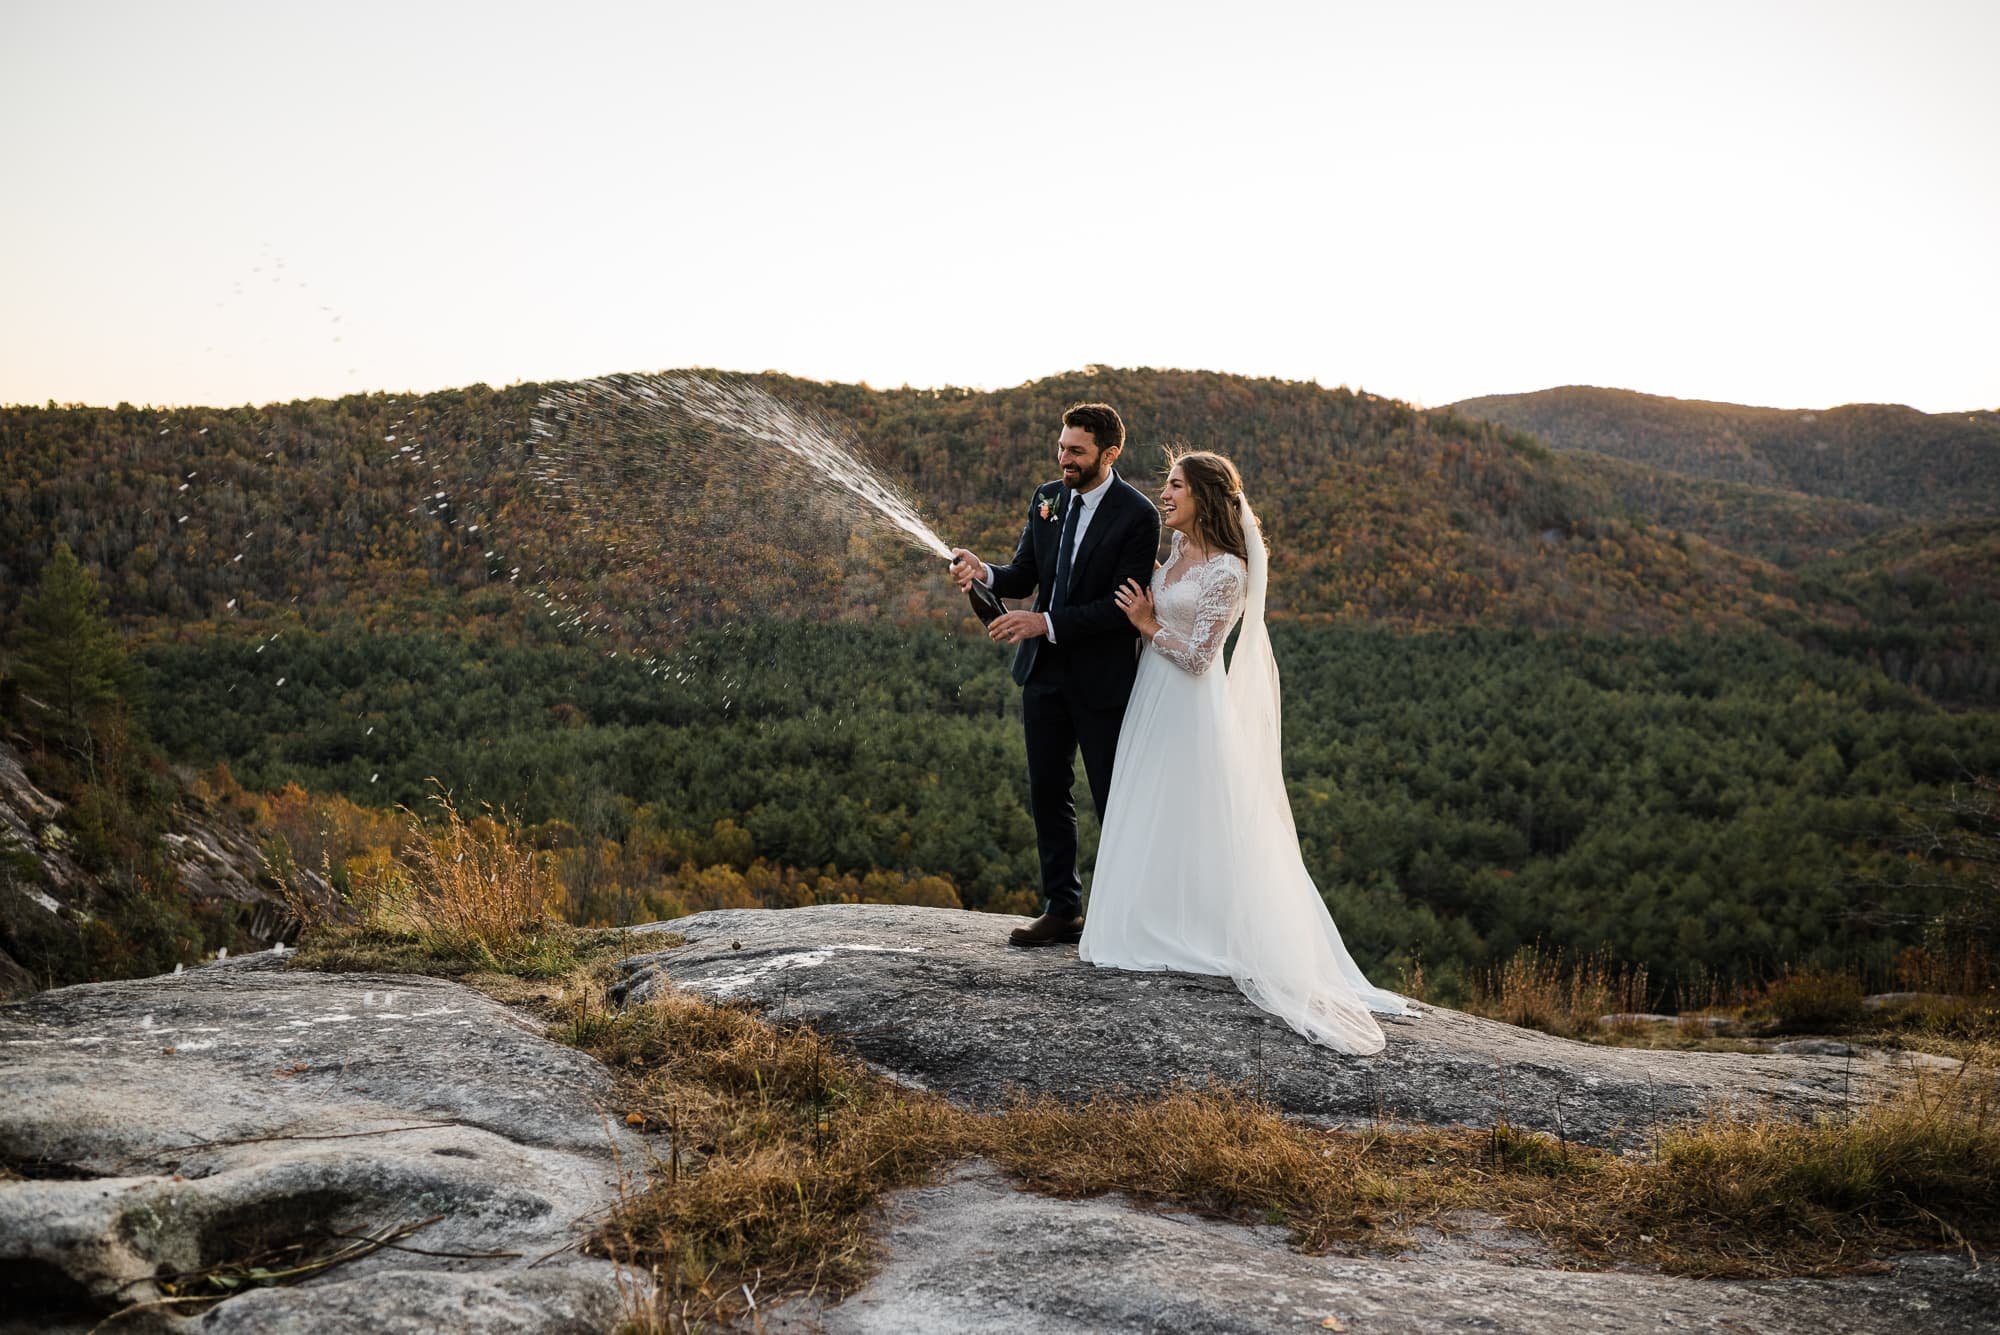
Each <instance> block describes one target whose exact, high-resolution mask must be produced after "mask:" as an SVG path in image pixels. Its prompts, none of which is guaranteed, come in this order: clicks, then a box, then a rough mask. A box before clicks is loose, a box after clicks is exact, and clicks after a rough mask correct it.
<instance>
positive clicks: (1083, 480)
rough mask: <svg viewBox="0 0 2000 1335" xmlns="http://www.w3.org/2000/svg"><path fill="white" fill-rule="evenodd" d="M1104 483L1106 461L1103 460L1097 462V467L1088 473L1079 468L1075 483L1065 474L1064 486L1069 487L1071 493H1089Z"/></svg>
mask: <svg viewBox="0 0 2000 1335" xmlns="http://www.w3.org/2000/svg"><path fill="white" fill-rule="evenodd" d="M1102 481H1104V460H1102V459H1099V460H1098V461H1097V467H1095V468H1093V469H1092V470H1091V471H1090V472H1088V473H1086V472H1084V471H1083V470H1082V469H1080V468H1079V469H1078V470H1077V474H1076V480H1075V481H1073V482H1072V481H1071V480H1070V477H1069V475H1068V474H1067V473H1065V474H1063V485H1064V486H1066V487H1068V488H1069V489H1070V490H1071V491H1089V490H1090V489H1091V488H1092V487H1094V486H1096V485H1097V484H1098V483H1100V482H1102Z"/></svg>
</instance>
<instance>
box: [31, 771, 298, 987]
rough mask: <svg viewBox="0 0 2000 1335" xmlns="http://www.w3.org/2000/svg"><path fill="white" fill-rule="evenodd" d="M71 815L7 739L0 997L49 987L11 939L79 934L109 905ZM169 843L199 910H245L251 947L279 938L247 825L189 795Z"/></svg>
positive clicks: (279, 909)
mask: <svg viewBox="0 0 2000 1335" xmlns="http://www.w3.org/2000/svg"><path fill="white" fill-rule="evenodd" d="M67 819H68V815H67V813H66V812H65V810H64V807H63V804H62V803H61V802H60V801H58V800H57V799H56V798H55V797H53V796H51V795H50V794H49V793H46V792H44V791H43V790H42V789H40V788H39V787H37V786H36V785H35V783H34V781H33V780H31V779H30V778H29V777H28V773H27V769H26V767H25V766H24V765H23V763H22V757H21V752H20V751H19V750H17V749H16V748H15V747H14V746H13V745H12V744H11V743H9V742H7V741H5V740H4V739H0V1001H6V1000H12V999H14V998H16V997H24V996H27V995H29V994H30V993H32V992H34V991H35V990H36V988H37V987H38V986H41V985H43V981H44V980H38V979H37V978H36V976H35V975H36V970H35V968H34V967H32V966H33V965H34V960H33V959H32V958H28V957H25V956H24V958H22V959H19V960H17V959H15V958H14V957H13V956H12V955H10V954H9V953H8V951H7V949H6V946H7V944H8V943H19V942H23V941H33V940H35V939H37V938H38V937H45V936H47V935H48V934H50V933H52V932H54V933H61V934H74V933H75V932H76V931H77V930H78V928H79V927H80V926H81V925H82V924H84V923H86V922H88V921H90V919H91V918H93V917H95V916H97V915H98V913H99V910H100V908H101V899H102V889H103V887H102V885H101V883H100V879H99V878H98V877H97V876H96V875H94V874H93V873H92V872H90V871H89V870H88V869H86V868H85V867H84V866H82V865H81V864H80V863H79V862H78V861H77V859H76V857H75V856H74V852H73V850H74V836H73V834H72V832H71V830H70V829H69V828H68V827H67V826H66V825H65V824H64V822H65V821H66V820H67ZM162 844H163V846H164V852H165V854H166V860H167V862H168V864H169V865H170V866H171V867H172V868H173V876H174V881H175V882H176V883H177V890H176V893H179V894H182V895H185V896H186V897H187V899H188V900H189V901H190V902H191V903H193V904H196V905H200V904H213V903H215V902H217V901H224V902H226V903H228V904H235V905H242V906H243V908H242V910H241V911H240V923H241V932H242V940H243V941H244V942H245V943H246V944H249V945H253V946H267V945H270V944H271V943H272V942H274V941H277V940H278V939H279V938H280V936H281V935H282V933H283V932H284V930H285V928H286V926H287V925H288V924H287V916H286V914H285V911H284V907H283V904H282V902H281V900H280V896H279V894H278V885H277V881H276V879H275V878H274V877H273V876H272V874H271V872H270V870H269V868H268V867H267V865H266V863H265V858H264V853H263V850H262V849H261V848H259V847H258V845H257V841H256V840H255V839H254V838H252V837H251V835H250V833H249V832H248V831H247V830H246V829H245V828H244V826H243V824H242V822H241V821H240V820H238V819H235V818H234V817H232V816H230V815H228V814H226V813H224V812H220V811H216V810H214V809H212V808H210V807H209V806H208V805H207V804H205V803H203V802H201V801H199V800H198V799H196V798H195V797H194V796H193V795H192V794H191V793H189V792H187V791H186V790H183V791H182V792H181V795H180V799H179V800H178V801H177V802H176V804H175V806H174V810H173V816H172V828H171V829H170V830H168V831H167V832H166V833H165V834H164V835H163V836H162ZM293 875H295V876H297V877H298V878H299V879H300V881H301V882H303V883H305V884H307V885H308V886H309V887H311V888H313V889H314V890H316V891H317V892H319V893H325V889H326V883H325V881H324V880H323V879H322V878H321V877H320V876H319V874H318V873H317V872H315V871H313V870H311V869H310V868H302V869H298V870H296V871H294V873H293ZM16 948H17V949H18V948H19V947H18V945H17V946H16ZM24 965H26V966H30V967H23V966H24Z"/></svg>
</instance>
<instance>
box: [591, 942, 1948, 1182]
mask: <svg viewBox="0 0 2000 1335" xmlns="http://www.w3.org/2000/svg"><path fill="white" fill-rule="evenodd" d="M1017 921H1019V920H1017V919H1009V918H1001V917H996V916H994V915H992V914H984V913H973V912H968V911H963V910H953V909H928V908H907V907H901V906H893V905H873V904H862V905H831V906H826V907H819V908H802V909H787V910H784V911H772V910H759V909H731V910H722V911H718V912H712V913H700V914H696V915H694V916H692V917H688V918H682V919H679V920H677V921H675V922H672V923H665V924H660V926H662V927H664V928H668V929H671V930H672V931H674V932H675V933H678V934H679V935H680V936H682V937H684V938H685V939H686V944H685V945H681V946H677V947H675V948H673V949H671V950H662V951H654V952H649V953H646V954H639V955H635V956H633V957H632V958H630V959H628V960H626V961H625V963H624V965H623V968H624V969H625V970H626V974H627V983H626V995H627V996H628V997H629V998H630V999H631V1000H634V1001H637V1000H643V999H644V998H645V997H647V996H649V995H651V994H652V993H653V992H654V991H655V990H657V989H658V988H661V987H666V986H679V987H686V988H689V989H692V990H694V991H696V992H698V993H700V994H702V995H704V996H708V997H713V998H740V999H745V1000H750V1001H754V1002H756V1003H757V1004H758V1005H759V1006H762V1007H764V1008H765V1009H766V1010H768V1011H769V1012H771V1013H772V1014H774V1015H780V1016H787V1017H791V1018H796V1019H799V1020H803V1021H805V1022H807V1023H809V1024H811V1025H813V1026H814V1027H816V1028H818V1029H821V1030H822V1031H824V1032H827V1033H829V1034H834V1035H838V1036H840V1037H841V1038H843V1039H844V1040H845V1041H846V1042H847V1043H848V1044H849V1045H851V1047H852V1048H853V1050H854V1051H855V1052H856V1053H858V1054H859V1055H861V1056H862V1057H864V1058H866V1059H867V1060H868V1061H870V1062H872V1063H874V1064H875V1065H876V1066H878V1067H880V1068H881V1069H882V1070H884V1071H887V1072H889V1073H890V1074H892V1075H894V1076H895V1077H896V1078H898V1079H900V1080H905V1081H908V1082H910V1083H912V1084H918V1085H922V1086H924V1087H926V1088H930V1089H935V1090H937V1091H939V1092H940V1093H943V1094H946V1095H949V1096H950V1097H952V1098H954V1099H957V1100H960V1101H962V1102H966V1103H969V1104H974V1105H992V1104H995V1103H997V1102H999V1101H1001V1100H1002V1099H1004V1098H1006V1097H1007V1095H1008V1094H1010V1093H1011V1092H1013V1091H1015V1090H1025V1091H1028V1092H1030V1093H1046V1094H1053V1095H1057V1096H1060V1097H1062V1098H1065V1099H1079V1098H1087V1097H1089V1096H1090V1095H1092V1094H1095V1093H1100V1092H1109V1091H1114V1090H1125V1091H1129V1092H1132V1093H1149V1092H1153V1091H1157V1090H1160V1089H1163V1088H1166V1087H1168V1086H1170V1085H1172V1084H1174V1083H1176V1082H1188V1083H1194V1084H1201V1083H1206V1082H1209V1081H1220V1082H1222V1083H1225V1084H1230V1085H1234V1086H1237V1087H1240V1088H1244V1089H1250V1090H1254V1091H1256V1092H1258V1093H1259V1094H1260V1095H1261V1096H1262V1097H1264V1098H1266V1099H1268V1100H1269V1101H1271V1102H1272V1103H1274V1104H1275V1105H1277V1106H1278V1107H1280V1108H1282V1109H1284V1110H1285V1111H1286V1112H1289V1113H1293V1114H1296V1115H1299V1116H1302V1117H1309V1118H1317V1119H1324V1120H1327V1121H1331V1122H1338V1123H1343V1124H1354V1123H1365V1122H1383V1123H1414V1124H1423V1125H1431V1126H1437V1125H1450V1124H1457V1125H1469V1126H1491V1125H1493V1124H1494V1123H1495V1122H1496V1121H1500V1120H1505V1121H1508V1122H1511V1123H1513V1124H1515V1125H1517V1126H1524V1127H1531V1128H1534V1129H1536V1130H1540V1131H1547V1132H1548V1133H1550V1134H1551V1135H1561V1136H1566V1137H1567V1138H1569V1139H1571V1140H1577V1141H1583V1142H1586V1143H1590V1144H1596V1145H1602V1146H1606V1147H1611V1148H1624V1147H1629V1146H1632V1145H1635V1144H1639V1143H1642V1142H1643V1141H1644V1139H1645V1137H1646V1135H1647V1133H1648V1131H1649V1130H1650V1128H1652V1127H1655V1126H1658V1125H1661V1124H1663V1123H1667V1122H1671V1121H1676V1120H1682V1119H1686V1118H1690V1117H1695V1116H1699V1115H1701V1114H1703V1113H1704V1112H1706V1111H1708V1110H1709V1109H1711V1108H1716V1107H1723V1106H1730V1107H1738V1108H1745V1107H1757V1106H1774V1107H1780V1108H1791V1109H1797V1110H1800V1111H1808V1110H1813V1109H1835V1108H1838V1107H1840V1106H1842V1105H1843V1104H1844V1103H1847V1102H1850V1101H1852V1100H1857V1099H1860V1098H1864V1097H1866V1096H1867V1095H1869V1094H1870V1093H1871V1092H1872V1091H1873V1090H1874V1089H1875V1088H1876V1087H1877V1086H1878V1085H1879V1084H1880V1082H1881V1081H1882V1080H1884V1079H1885V1078H1887V1077H1888V1076H1890V1075H1891V1074H1892V1072H1893V1071H1894V1070H1895V1069H1896V1067H1897V1065H1899V1064H1901V1063H1905V1062H1907V1061H1908V1059H1907V1058H1903V1057H1891V1056H1886V1055H1873V1056H1861V1057H1828V1056H1819V1055H1813V1054H1810V1053H1803V1054H1798V1055H1764V1054H1748V1053H1715V1052H1676V1051H1661V1050H1651V1049H1640V1048H1614V1047H1602V1046H1598V1045H1595V1044H1590V1043H1579V1042H1575V1041H1573V1040H1570V1039H1563V1038H1554V1037H1551V1036H1549V1035H1547V1034H1541V1033H1536V1032H1535V1031H1533V1030H1527V1029H1518V1028H1515V1027H1514V1026H1512V1025H1507V1024H1501V1023H1498V1022H1497V1021H1493V1020H1484V1019H1480V1018H1478V1017H1477V1016H1472V1015H1465V1014H1462V1013H1460V1012H1458V1011H1450V1010H1442V1009H1434V1008H1433V1009H1427V1010H1426V1013H1425V1014H1424V1015H1423V1016H1422V1017H1420V1018H1418V1019H1414V1020H1389V1019H1385V1020H1384V1022H1383V1032H1384V1034H1385V1035H1386V1036H1387V1039H1388V1046H1387V1048H1386V1049H1385V1050H1384V1051H1383V1052H1382V1053H1380V1054H1379V1055H1377V1056H1373V1057H1349V1056H1343V1055H1341V1054H1338V1053H1333V1052H1328V1051H1326V1050H1325V1049H1323V1048H1317V1047H1314V1046H1313V1045H1311V1044H1309V1043H1307V1042H1305V1041H1304V1040H1303V1039H1301V1038H1299V1037H1298V1036H1297V1035H1295V1034H1293V1033H1292V1032H1291V1031H1290V1030H1289V1029H1287V1028H1285V1027H1284V1025H1283V1024H1281V1023H1279V1022H1278V1021H1276V1020H1273V1019H1271V1018H1270V1017H1269V1016H1267V1015H1266V1014H1265V1013H1264V1012H1262V1011H1260V1010H1258V1009H1257V1008H1256V1007H1254V1006H1252V1005H1251V1004H1250V1003H1249V1002H1248V1001H1246V1000H1244V998H1243V996H1242V994H1241V993H1240V992H1238V991H1237V989H1236V986H1235V984H1234V983H1232V982H1230V981H1229V980H1228V979H1226V978H1207V977H1198V976H1195V975H1192V974H1178V973H1154V974H1141V973H1126V972H1122V971H1120V970H1116V969H1097V968H1092V967H1090V966H1089V965H1086V964H1081V963H1079V962H1078V960H1077V956H1076V950H1075V948H1074V947H1055V948H1047V949H1040V950H1019V949H1013V948H1010V947H1008V946H1007V945H1006V944H1005V941H1006V933H1007V929H1008V928H1009V927H1010V926H1013V925H1014V924H1015V923H1016V922H1017ZM644 930H645V929H639V931H640V933H642V935H641V936H640V940H643V931H644ZM635 944H636V942H635Z"/></svg>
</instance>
